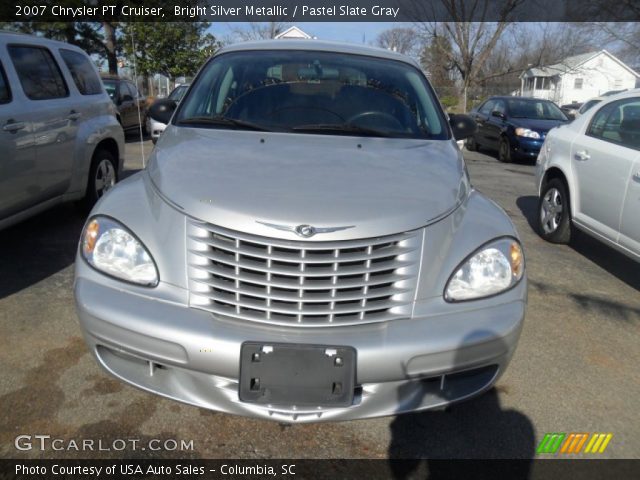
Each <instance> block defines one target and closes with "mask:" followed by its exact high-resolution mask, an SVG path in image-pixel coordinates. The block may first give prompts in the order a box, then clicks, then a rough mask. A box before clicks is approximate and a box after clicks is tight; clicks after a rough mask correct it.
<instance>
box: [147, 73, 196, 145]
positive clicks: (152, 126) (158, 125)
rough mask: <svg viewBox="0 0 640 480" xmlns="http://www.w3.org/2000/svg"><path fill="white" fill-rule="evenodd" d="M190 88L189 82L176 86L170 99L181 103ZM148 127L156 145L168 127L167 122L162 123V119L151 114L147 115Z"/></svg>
mask: <svg viewBox="0 0 640 480" xmlns="http://www.w3.org/2000/svg"><path fill="white" fill-rule="evenodd" d="M188 89H189V84H188V83H184V84H182V85H178V86H177V87H176V88H174V89H173V90H172V91H171V93H170V94H169V97H168V99H169V100H173V101H174V102H176V104H177V103H180V100H182V97H184V94H185V93H187V90H188ZM146 127H147V132H149V135H150V136H151V141H152V142H153V143H154V145H155V143H156V142H157V141H158V139H159V138H160V135H162V132H164V129H165V128H167V124H166V123H162V122H161V121H159V120H156V119H155V118H152V117H150V116H149V115H147V119H146Z"/></svg>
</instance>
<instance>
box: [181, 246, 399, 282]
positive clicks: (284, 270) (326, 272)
mask: <svg viewBox="0 0 640 480" xmlns="http://www.w3.org/2000/svg"><path fill="white" fill-rule="evenodd" d="M190 253H193V254H195V255H200V256H203V257H207V258H208V259H209V260H213V261H215V262H219V263H223V264H225V265H227V266H229V267H239V268H243V269H246V270H254V271H257V272H265V273H267V272H270V273H275V274H279V275H289V276H293V277H299V278H304V277H326V276H332V275H334V274H335V272H338V271H339V272H340V274H339V276H345V275H357V274H364V273H367V272H379V271H384V270H389V269H394V268H401V267H406V266H408V265H410V262H400V261H398V260H396V259H395V257H390V258H384V259H382V260H383V261H380V262H376V263H372V262H371V261H370V260H366V261H363V262H362V265H351V264H348V266H345V264H346V263H347V262H340V263H338V262H335V263H333V264H329V263H321V264H318V265H316V264H309V263H302V262H301V263H299V264H292V266H282V265H280V266H275V267H274V266H271V267H269V266H268V264H267V263H263V262H256V261H255V260H251V259H246V258H240V259H239V260H236V259H235V258H234V259H232V258H230V257H228V256H226V255H224V254H220V253H217V252H198V251H191V252H190ZM241 257H242V256H241ZM311 265H313V266H311Z"/></svg>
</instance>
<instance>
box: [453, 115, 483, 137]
mask: <svg viewBox="0 0 640 480" xmlns="http://www.w3.org/2000/svg"><path fill="white" fill-rule="evenodd" d="M449 124H450V125H451V130H453V137H454V138H455V139H456V140H464V139H465V138H469V137H470V136H472V135H473V134H474V133H476V130H477V129H478V125H477V124H476V121H475V120H474V119H473V118H471V117H470V116H469V115H463V114H460V115H449Z"/></svg>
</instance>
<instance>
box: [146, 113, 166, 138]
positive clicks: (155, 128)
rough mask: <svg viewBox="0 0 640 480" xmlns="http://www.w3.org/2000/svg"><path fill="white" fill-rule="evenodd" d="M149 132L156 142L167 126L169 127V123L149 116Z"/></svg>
mask: <svg viewBox="0 0 640 480" xmlns="http://www.w3.org/2000/svg"><path fill="white" fill-rule="evenodd" d="M146 127H147V133H149V136H150V137H151V140H153V141H154V142H157V141H158V139H159V138H160V135H162V132H164V130H165V128H167V125H166V124H164V123H161V122H158V121H157V120H154V119H153V118H151V117H149V116H147V125H146Z"/></svg>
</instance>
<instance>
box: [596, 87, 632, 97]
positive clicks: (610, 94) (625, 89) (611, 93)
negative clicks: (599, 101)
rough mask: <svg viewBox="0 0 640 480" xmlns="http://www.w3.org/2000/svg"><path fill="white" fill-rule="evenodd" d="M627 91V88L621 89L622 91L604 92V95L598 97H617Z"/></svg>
mask: <svg viewBox="0 0 640 480" xmlns="http://www.w3.org/2000/svg"><path fill="white" fill-rule="evenodd" d="M628 90H629V89H628V88H623V89H621V90H609V91H608V92H604V93H603V94H602V95H600V96H601V97H610V96H612V95H617V94H619V93H622V92H626V91H628Z"/></svg>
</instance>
